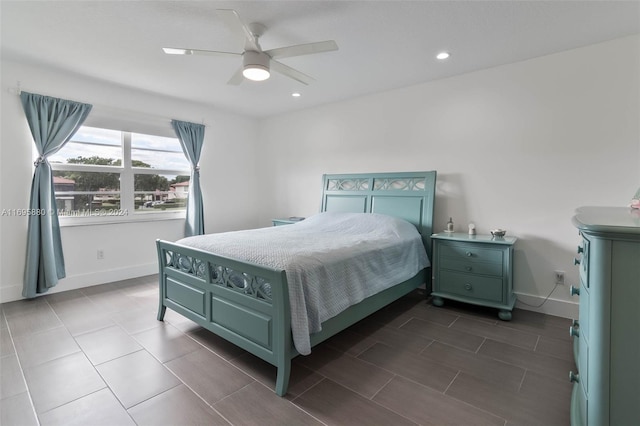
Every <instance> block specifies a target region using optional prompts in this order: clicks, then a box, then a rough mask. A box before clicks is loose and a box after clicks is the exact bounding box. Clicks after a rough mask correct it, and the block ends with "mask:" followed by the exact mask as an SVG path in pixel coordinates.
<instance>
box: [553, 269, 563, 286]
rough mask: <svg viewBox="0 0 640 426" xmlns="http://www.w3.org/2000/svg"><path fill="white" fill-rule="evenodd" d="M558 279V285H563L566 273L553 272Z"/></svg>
mask: <svg viewBox="0 0 640 426" xmlns="http://www.w3.org/2000/svg"><path fill="white" fill-rule="evenodd" d="M553 273H554V274H555V277H556V284H560V285H563V284H564V271H554V272H553Z"/></svg>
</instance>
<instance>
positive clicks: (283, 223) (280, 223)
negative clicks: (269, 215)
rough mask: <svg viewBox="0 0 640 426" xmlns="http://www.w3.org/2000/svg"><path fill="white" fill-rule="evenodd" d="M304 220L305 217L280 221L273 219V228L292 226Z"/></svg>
mask: <svg viewBox="0 0 640 426" xmlns="http://www.w3.org/2000/svg"><path fill="white" fill-rule="evenodd" d="M302 220H304V217H286V218H280V219H271V222H272V223H273V226H282V225H291V224H294V223H297V222H300V221H302Z"/></svg>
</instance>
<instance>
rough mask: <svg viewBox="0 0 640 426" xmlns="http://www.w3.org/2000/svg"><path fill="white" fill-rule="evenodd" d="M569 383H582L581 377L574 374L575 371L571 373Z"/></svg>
mask: <svg viewBox="0 0 640 426" xmlns="http://www.w3.org/2000/svg"><path fill="white" fill-rule="evenodd" d="M569 381H570V382H571V383H580V375H579V374H576V373H574V372H573V371H569Z"/></svg>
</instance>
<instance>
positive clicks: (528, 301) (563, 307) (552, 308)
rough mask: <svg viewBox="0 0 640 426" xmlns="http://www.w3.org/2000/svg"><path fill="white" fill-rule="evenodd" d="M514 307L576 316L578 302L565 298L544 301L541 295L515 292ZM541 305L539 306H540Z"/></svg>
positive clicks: (564, 315)
mask: <svg viewBox="0 0 640 426" xmlns="http://www.w3.org/2000/svg"><path fill="white" fill-rule="evenodd" d="M516 298H517V301H516V308H518V309H524V310H526V311H533V312H540V313H543V314H547V315H554V316H557V317H562V318H571V319H573V318H578V308H579V306H580V305H579V303H577V302H569V301H567V300H561V299H553V298H549V299H547V300H546V301H545V300H544V299H545V298H544V297H543V296H535V295H532V294H525V293H516ZM540 305H541V306H540Z"/></svg>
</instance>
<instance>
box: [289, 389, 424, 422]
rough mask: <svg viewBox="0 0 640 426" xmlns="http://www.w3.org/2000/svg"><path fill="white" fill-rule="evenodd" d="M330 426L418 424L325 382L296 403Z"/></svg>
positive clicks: (354, 393) (358, 395)
mask: <svg viewBox="0 0 640 426" xmlns="http://www.w3.org/2000/svg"><path fill="white" fill-rule="evenodd" d="M293 402H294V403H295V404H296V405H297V406H299V407H301V408H302V409H303V410H305V411H306V412H307V413H309V414H311V415H312V416H314V417H315V418H317V419H319V420H320V421H322V422H324V423H326V424H328V425H349V426H357V425H363V426H375V425H380V426H388V425H394V426H399V425H415V424H416V423H415V422H412V421H410V420H409V419H407V418H406V417H403V416H401V415H400V414H398V413H395V412H393V411H391V410H389V409H387V408H385V407H383V406H381V405H380V404H378V403H376V402H373V401H371V400H370V399H367V398H364V397H363V396H362V395H360V394H358V393H356V392H353V391H351V390H349V389H347V388H345V387H343V386H340V385H339V384H337V383H335V382H333V381H332V380H329V379H325V380H323V381H321V382H320V383H318V384H317V385H315V386H314V387H312V388H311V389H309V390H308V391H307V392H305V393H304V394H302V395H301V396H299V397H298V398H296V399H295V400H294V401H293Z"/></svg>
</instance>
